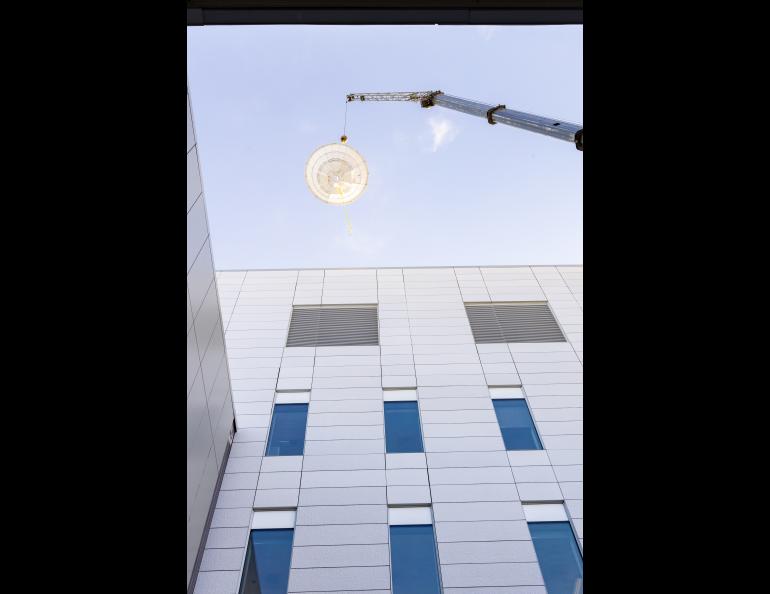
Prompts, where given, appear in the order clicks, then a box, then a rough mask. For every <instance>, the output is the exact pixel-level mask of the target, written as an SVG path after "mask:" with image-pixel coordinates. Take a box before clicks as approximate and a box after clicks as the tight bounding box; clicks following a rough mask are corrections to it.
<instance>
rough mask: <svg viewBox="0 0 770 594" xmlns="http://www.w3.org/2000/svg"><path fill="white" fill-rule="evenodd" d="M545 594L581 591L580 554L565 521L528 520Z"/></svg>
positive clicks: (580, 592) (576, 592)
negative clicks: (546, 593)
mask: <svg viewBox="0 0 770 594" xmlns="http://www.w3.org/2000/svg"><path fill="white" fill-rule="evenodd" d="M529 533H530V534H531V535H532V542H533V543H534V545H535V552H536V553H537V562H538V563H539V564H540V571H541V572H542V573H543V579H544V580H545V587H546V590H548V594H582V593H583V557H582V556H581V555H580V550H579V549H578V545H577V542H575V536H574V535H573V534H572V528H571V527H570V525H569V522H530V523H529Z"/></svg>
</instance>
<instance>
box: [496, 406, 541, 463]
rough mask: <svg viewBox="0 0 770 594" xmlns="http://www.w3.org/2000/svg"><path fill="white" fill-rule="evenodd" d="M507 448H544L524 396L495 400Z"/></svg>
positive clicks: (498, 419) (498, 420)
mask: <svg viewBox="0 0 770 594" xmlns="http://www.w3.org/2000/svg"><path fill="white" fill-rule="evenodd" d="M492 404H493V405H494V407H495V414H497V422H498V423H500V432H501V433H502V434H503V441H504V442H505V449H506V450H542V449H543V446H542V445H541V444H540V438H539V437H538V436H537V431H535V424H534V423H533V422H532V417H531V416H530V414H529V409H527V403H526V401H525V400H524V399H522V398H516V399H513V400H493V401H492Z"/></svg>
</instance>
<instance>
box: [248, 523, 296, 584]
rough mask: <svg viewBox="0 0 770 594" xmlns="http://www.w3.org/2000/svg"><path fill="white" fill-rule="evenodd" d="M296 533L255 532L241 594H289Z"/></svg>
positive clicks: (287, 529)
mask: <svg viewBox="0 0 770 594" xmlns="http://www.w3.org/2000/svg"><path fill="white" fill-rule="evenodd" d="M293 540H294V530H292V529H291V528H285V529H280V530H252V531H251V538H250V539H249V548H248V550H247V551H246V563H245V564H244V567H243V577H242V578H241V589H240V594H286V592H287V590H288V589H289V563H290V561H291V543H292V541H293Z"/></svg>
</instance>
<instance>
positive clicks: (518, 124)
mask: <svg viewBox="0 0 770 594" xmlns="http://www.w3.org/2000/svg"><path fill="white" fill-rule="evenodd" d="M347 100H348V101H418V102H419V103H420V106H421V107H432V106H433V105H438V106H440V107H446V108H448V109H454V110H455V111H461V112H463V113H467V114H470V115H475V116H479V117H482V118H485V119H486V120H487V121H488V122H489V123H490V124H507V125H509V126H514V127H515V128H522V129H524V130H529V131H530V132H537V133H538V134H545V135H546V136H551V137H553V138H558V139H559V140H566V141H567V142H571V143H573V144H574V145H575V146H576V147H577V149H578V150H579V151H582V150H583V126H582V125H580V124H573V123H570V122H563V121H561V120H555V119H551V118H545V117H543V116H539V115H533V114H531V113H524V112H523V111H514V110H513V109H508V108H506V107H505V105H488V104H486V103H479V102H478V101H470V100H468V99H461V98H460V97H454V96H452V95H447V94H446V93H442V92H441V91H418V92H405V93H351V94H350V95H348V96H347Z"/></svg>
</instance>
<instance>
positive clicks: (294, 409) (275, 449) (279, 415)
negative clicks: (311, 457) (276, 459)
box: [265, 404, 307, 456]
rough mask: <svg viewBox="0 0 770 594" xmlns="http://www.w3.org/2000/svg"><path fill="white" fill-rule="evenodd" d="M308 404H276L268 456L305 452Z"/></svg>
mask: <svg viewBox="0 0 770 594" xmlns="http://www.w3.org/2000/svg"><path fill="white" fill-rule="evenodd" d="M306 425H307V404H276V405H275V407H274V408H273V421H272V423H271V424H270V437H268V440H267V454H265V455H266V456H301V455H302V454H303V453H304V452H305V427H306Z"/></svg>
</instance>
